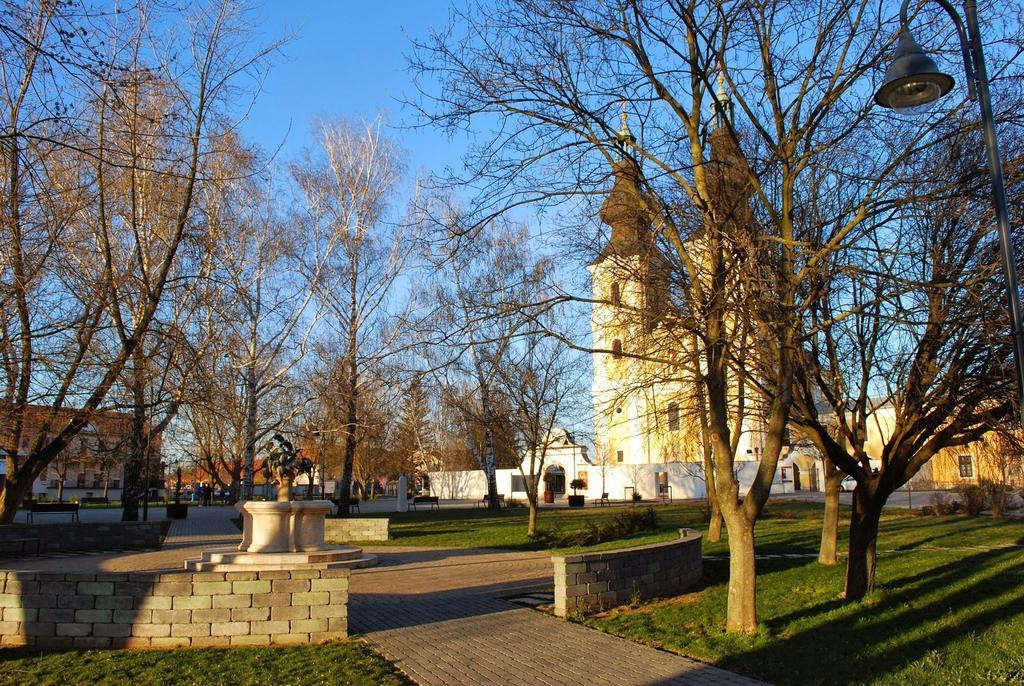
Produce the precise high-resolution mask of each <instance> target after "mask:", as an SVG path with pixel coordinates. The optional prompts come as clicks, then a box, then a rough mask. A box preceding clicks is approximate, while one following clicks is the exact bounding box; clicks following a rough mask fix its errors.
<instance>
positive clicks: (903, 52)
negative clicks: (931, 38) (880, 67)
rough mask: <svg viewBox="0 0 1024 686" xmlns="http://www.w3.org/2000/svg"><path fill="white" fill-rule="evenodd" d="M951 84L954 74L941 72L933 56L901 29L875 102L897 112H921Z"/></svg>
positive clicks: (946, 91)
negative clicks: (891, 59)
mask: <svg viewBox="0 0 1024 686" xmlns="http://www.w3.org/2000/svg"><path fill="white" fill-rule="evenodd" d="M952 87H953V77H952V76H950V75H949V74H944V73H942V72H940V71H939V68H938V67H937V66H936V64H935V60H933V59H932V58H931V57H929V56H928V55H927V54H926V53H925V52H924V50H923V49H922V48H921V46H920V45H918V44H917V41H915V40H914V37H913V36H912V35H911V34H910V32H909V31H906V30H904V31H903V33H902V34H900V40H899V43H898V44H897V45H896V54H895V56H894V57H893V61H892V64H890V65H889V68H888V69H886V71H885V79H884V80H883V81H882V86H881V87H880V88H879V89H878V92H877V93H875V102H876V103H878V104H879V105H881V106H882V107H888V108H891V109H893V110H896V111H897V112H903V113H914V112H921V111H923V110H927V109H928V108H929V107H930V106H931V105H932V103H934V102H935V101H936V100H938V99H939V98H941V97H942V96H943V95H945V94H946V93H948V92H949V91H950V89H951V88H952Z"/></svg>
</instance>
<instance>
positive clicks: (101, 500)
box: [78, 495, 110, 505]
mask: <svg viewBox="0 0 1024 686" xmlns="http://www.w3.org/2000/svg"><path fill="white" fill-rule="evenodd" d="M78 502H79V503H81V504H82V505H109V504H110V498H105V497H103V496H96V497H94V496H91V495H87V496H83V497H82V499H81V500H79V501H78Z"/></svg>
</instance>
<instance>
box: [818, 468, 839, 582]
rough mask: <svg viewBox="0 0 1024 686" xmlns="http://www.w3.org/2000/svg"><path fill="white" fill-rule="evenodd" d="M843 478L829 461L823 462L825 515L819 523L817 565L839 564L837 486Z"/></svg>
mask: <svg viewBox="0 0 1024 686" xmlns="http://www.w3.org/2000/svg"><path fill="white" fill-rule="evenodd" d="M844 476H845V474H843V473H842V472H841V471H839V470H838V469H836V468H835V465H833V464H832V462H831V461H829V460H825V513H824V517H823V519H822V523H821V546H820V547H819V548H818V563H819V564H823V565H834V564H836V563H838V562H839V484H840V482H842V480H843V477H844Z"/></svg>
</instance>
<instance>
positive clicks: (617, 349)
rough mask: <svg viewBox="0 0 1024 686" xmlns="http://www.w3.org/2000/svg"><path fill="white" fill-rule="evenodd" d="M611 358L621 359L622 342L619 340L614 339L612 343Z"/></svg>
mask: <svg viewBox="0 0 1024 686" xmlns="http://www.w3.org/2000/svg"><path fill="white" fill-rule="evenodd" d="M612 357H614V358H615V359H616V360H618V359H621V358H622V340H621V339H618V338H616V339H615V340H614V341H612Z"/></svg>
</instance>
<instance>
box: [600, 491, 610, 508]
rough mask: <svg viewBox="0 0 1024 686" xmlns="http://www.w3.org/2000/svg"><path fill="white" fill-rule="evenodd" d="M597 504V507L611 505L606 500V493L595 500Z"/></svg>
mask: <svg viewBox="0 0 1024 686" xmlns="http://www.w3.org/2000/svg"><path fill="white" fill-rule="evenodd" d="M597 504H598V505H611V504H612V503H611V501H610V500H608V494H607V493H602V494H601V497H600V498H598V499H597Z"/></svg>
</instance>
